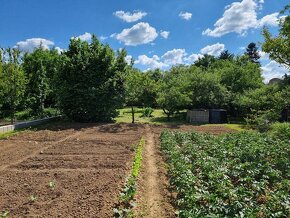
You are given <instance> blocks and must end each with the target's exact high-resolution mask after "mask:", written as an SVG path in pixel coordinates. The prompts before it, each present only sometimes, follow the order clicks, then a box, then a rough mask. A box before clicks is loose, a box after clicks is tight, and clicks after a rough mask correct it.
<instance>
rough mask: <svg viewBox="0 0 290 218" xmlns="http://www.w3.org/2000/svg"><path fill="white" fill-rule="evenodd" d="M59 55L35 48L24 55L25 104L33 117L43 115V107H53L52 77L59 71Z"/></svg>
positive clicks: (54, 98)
mask: <svg viewBox="0 0 290 218" xmlns="http://www.w3.org/2000/svg"><path fill="white" fill-rule="evenodd" d="M59 60H60V57H59V54H58V53H57V51H56V50H48V49H44V48H43V47H42V46H40V47H38V48H36V49H35V50H34V51H33V52H32V53H26V54H25V55H24V58H23V69H24V72H25V76H26V78H27V82H28V84H27V87H26V92H25V97H26V104H27V106H28V107H29V108H30V109H32V114H33V115H40V114H42V113H43V110H44V107H45V106H46V105H47V106H55V104H56V94H55V91H54V77H55V75H56V72H57V71H58V70H59Z"/></svg>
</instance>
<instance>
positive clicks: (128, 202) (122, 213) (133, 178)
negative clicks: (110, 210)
mask: <svg viewBox="0 0 290 218" xmlns="http://www.w3.org/2000/svg"><path fill="white" fill-rule="evenodd" d="M144 144H145V141H144V138H142V139H141V140H140V142H139V144H138V145H137V147H136V152H135V157H134V162H133V167H132V172H131V175H130V176H129V177H128V178H127V179H126V183H125V186H124V188H123V190H122V192H121V194H120V202H119V203H118V205H116V207H115V208H114V216H115V217H120V218H128V217H132V216H133V211H132V209H133V208H134V207H135V201H134V196H135V194H136V188H137V187H136V185H137V178H138V175H139V172H140V169H141V163H142V151H143V147H144Z"/></svg>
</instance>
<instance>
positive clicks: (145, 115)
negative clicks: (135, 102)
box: [141, 107, 154, 117]
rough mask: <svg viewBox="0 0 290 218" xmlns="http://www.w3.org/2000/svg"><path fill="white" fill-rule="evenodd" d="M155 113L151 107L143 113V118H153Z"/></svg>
mask: <svg viewBox="0 0 290 218" xmlns="http://www.w3.org/2000/svg"><path fill="white" fill-rule="evenodd" d="M153 112H154V110H153V109H152V108H151V107H146V108H144V110H143V111H142V115H141V117H152V113H153Z"/></svg>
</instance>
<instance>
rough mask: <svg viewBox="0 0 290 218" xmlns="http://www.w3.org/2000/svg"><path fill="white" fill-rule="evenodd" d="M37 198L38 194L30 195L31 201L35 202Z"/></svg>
mask: <svg viewBox="0 0 290 218" xmlns="http://www.w3.org/2000/svg"><path fill="white" fill-rule="evenodd" d="M36 200H37V196H36V195H34V194H33V195H30V196H29V201H31V202H35V201H36Z"/></svg>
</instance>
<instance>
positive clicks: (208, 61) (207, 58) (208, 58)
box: [194, 54, 216, 69]
mask: <svg viewBox="0 0 290 218" xmlns="http://www.w3.org/2000/svg"><path fill="white" fill-rule="evenodd" d="M215 61H216V58H215V57H214V56H212V55H208V54H205V55H204V56H203V57H201V58H200V57H199V58H198V60H197V61H195V63H194V65H195V66H197V67H201V68H203V69H207V68H209V67H210V66H211V65H212V64H213V63H214V62H215Z"/></svg>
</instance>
